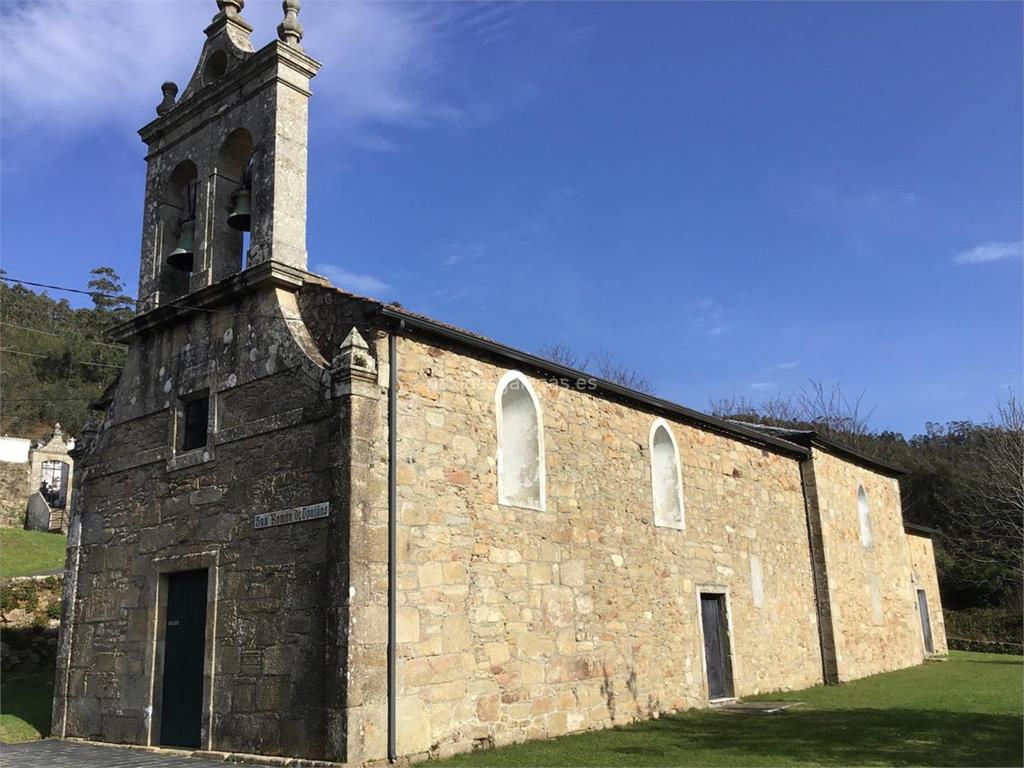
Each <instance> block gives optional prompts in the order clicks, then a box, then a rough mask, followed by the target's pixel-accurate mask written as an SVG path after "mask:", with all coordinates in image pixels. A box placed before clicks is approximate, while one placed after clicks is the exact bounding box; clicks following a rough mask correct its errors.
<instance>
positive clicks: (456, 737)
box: [53, 0, 946, 764]
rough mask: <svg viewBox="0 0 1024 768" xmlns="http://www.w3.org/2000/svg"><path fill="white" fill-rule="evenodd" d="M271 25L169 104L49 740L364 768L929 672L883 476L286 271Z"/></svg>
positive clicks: (282, 47) (289, 169)
mask: <svg viewBox="0 0 1024 768" xmlns="http://www.w3.org/2000/svg"><path fill="white" fill-rule="evenodd" d="M298 5H299V4H298V0H285V2H284V9H285V17H284V20H283V21H282V23H281V25H280V27H279V28H278V37H279V40H275V41H274V42H272V43H270V44H268V45H267V46H265V47H263V48H261V49H260V50H254V48H253V45H252V43H251V40H250V33H251V31H252V28H251V27H250V26H249V24H248V23H247V22H246V21H245V20H244V19H243V17H242V15H241V11H242V6H243V0H218V3H217V6H218V11H219V12H218V13H217V14H216V15H215V16H214V18H213V21H212V22H211V23H210V25H209V26H208V27H207V28H206V30H205V33H206V41H205V43H204V44H203V47H202V51H201V53H200V56H199V62H198V65H197V67H196V70H195V73H194V74H193V76H192V78H191V80H190V81H189V82H188V84H187V85H186V86H185V88H184V91H183V92H182V93H181V95H180V98H179V97H178V89H177V87H176V86H175V85H174V84H173V83H165V84H164V86H163V94H164V98H163V101H162V102H161V103H160V105H159V106H158V107H157V117H156V119H155V120H153V121H152V122H150V123H149V124H147V125H146V126H145V127H144V128H142V129H141V131H140V133H141V136H142V139H143V141H144V142H145V144H146V146H147V149H148V154H147V156H146V160H147V164H148V166H147V177H146V197H145V207H144V216H143V231H142V257H141V264H140V270H139V298H140V304H139V311H138V314H137V315H136V316H135V317H134V319H132V320H131V321H129V322H127V323H125V324H124V325H122V326H120V327H119V328H117V329H116V330H115V331H114V332H113V337H114V338H115V339H117V340H118V341H120V342H123V343H125V344H126V345H128V352H127V360H126V363H125V366H124V369H123V371H122V372H121V374H120V376H119V377H118V379H117V380H116V381H115V382H114V383H113V384H112V385H111V386H110V387H109V388H108V390H107V392H106V393H105V395H104V396H103V398H102V399H101V400H100V401H98V402H97V403H96V408H97V409H98V410H99V411H102V413H101V415H100V416H99V419H98V420H97V422H96V424H95V426H94V427H92V428H90V430H88V431H87V433H86V434H84V435H83V437H82V439H81V440H80V441H79V445H78V446H77V447H76V451H75V459H76V465H75V476H74V486H75V494H74V497H73V498H74V500H73V505H72V506H73V509H72V520H71V531H70V538H69V546H68V556H67V565H66V577H65V595H64V602H63V621H62V635H61V639H60V646H59V657H58V671H57V680H56V690H55V698H54V717H53V732H54V735H55V736H58V737H79V738H84V739H93V740H100V741H108V742H120V743H127V744H139V745H153V746H159V745H163V746H173V747H179V748H189V749H193V750H196V751H207V752H219V753H236V754H257V755H276V756H288V757H297V758H305V759H310V760H326V761H333V762H339V763H349V764H361V763H365V762H369V761H378V760H383V759H389V758H390V759H392V760H394V759H397V758H410V759H419V758H423V757H427V756H438V755H441V756H443V755H448V754H452V753H456V752H461V751H466V750H471V749H474V748H478V747H488V746H494V745H501V744H506V743H510V742H515V741H520V740H523V739H531V738H541V737H547V736H555V735H559V734H564V733H569V732H573V731H581V730H586V729H595V728H606V727H609V726H611V725H613V724H620V723H627V722H630V721H634V720H637V719H642V718H648V717H656V716H658V715H659V713H664V712H671V711H673V710H678V709H683V708H687V707H707V706H709V705H714V704H716V703H719V702H723V701H729V700H732V699H734V698H737V697H743V696H747V695H750V694H754V693H758V692H765V691H774V690H781V689H795V688H802V687H806V686H812V685H815V684H819V683H822V682H827V683H835V682H841V681H846V680H852V679H855V678H859V677H862V676H865V675H871V674H875V673H878V672H883V671H886V670H892V669H897V668H901V667H907V666H910V665H914V664H919V663H921V662H922V661H923V660H924V659H925V658H926V657H927V656H928V655H930V654H933V653H935V654H941V653H944V652H945V650H946V645H945V635H944V630H943V623H942V610H941V606H940V603H939V593H938V587H937V582H936V575H935V565H934V559H933V553H932V542H931V540H930V535H931V532H930V531H928V530H925V529H919V528H914V527H912V526H908V525H906V524H905V523H904V521H903V518H902V512H901V508H900V488H899V477H900V475H901V471H900V470H899V469H898V468H897V467H893V466H890V465H888V464H886V463H885V462H882V461H879V460H877V459H874V458H872V457H870V456H865V455H862V454H860V453H858V452H856V451H854V450H851V449H850V448H848V447H846V446H844V445H841V444H839V443H836V442H834V441H832V440H830V439H828V438H827V437H824V436H822V435H819V434H816V433H814V432H798V431H787V430H772V429H762V428H756V427H754V426H751V425H745V424H741V423H733V422H728V421H723V420H720V419H717V418H713V417H711V416H708V415H705V414H703V413H699V412H697V411H694V410H691V409H689V408H685V407H683V406H680V405H677V404H675V403H672V402H668V401H665V400H661V399H658V398H656V397H652V396H650V395H646V394H643V393H640V392H635V391H631V390H629V389H626V388H624V387H621V386H618V385H616V384H613V383H611V382H607V381H602V380H598V379H594V378H592V377H590V376H588V375H586V374H584V373H581V372H579V371H574V370H570V369H568V368H565V367H563V366H560V365H557V364H554V363H551V362H549V361H546V360H543V359H540V358H538V357H536V356H534V355H531V354H528V353H525V352H522V351H520V350H517V349H513V348H511V347H507V346H505V345H503V344H501V343H499V342H496V341H493V340H491V339H487V338H484V337H482V336H479V335H476V334H474V333H471V332H468V331H465V330H461V329H459V328H455V327H452V326H450V325H447V324H445V323H443V322H440V321H437V320H434V319H431V318H428V317H424V316H422V315H419V314H416V313H414V312H410V311H408V310H406V309H403V308H401V307H399V306H398V305H393V304H386V303H382V302H380V301H375V300H373V299H371V298H366V297H362V296H357V295H354V294H352V293H349V292H348V291H346V290H345V287H344V286H340V287H333V286H331V285H330V284H329V282H328V281H327V280H326V279H324V278H322V277H320V276H318V275H315V274H311V273H310V272H308V271H307V256H306V246H305V242H306V240H305V220H306V186H307V185H306V162H307V161H306V155H307V152H306V146H307V104H308V99H309V98H310V81H311V79H312V78H313V77H314V76H315V75H316V73H317V69H318V67H319V65H318V63H317V62H316V61H315V60H314V59H312V58H311V57H310V56H309V55H307V54H306V53H305V52H304V50H303V48H302V46H301V41H302V27H301V25H300V24H299V22H298V18H297V12H298Z"/></svg>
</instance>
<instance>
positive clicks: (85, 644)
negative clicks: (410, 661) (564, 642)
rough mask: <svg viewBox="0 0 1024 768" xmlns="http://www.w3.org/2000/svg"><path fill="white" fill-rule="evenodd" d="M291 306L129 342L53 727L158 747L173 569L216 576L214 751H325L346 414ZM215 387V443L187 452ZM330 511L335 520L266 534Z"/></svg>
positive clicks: (226, 316) (212, 596) (70, 596)
mask: <svg viewBox="0 0 1024 768" xmlns="http://www.w3.org/2000/svg"><path fill="white" fill-rule="evenodd" d="M295 312H296V308H295V306H294V300H293V299H292V298H291V297H289V296H287V295H279V294H278V293H277V292H275V291H273V290H270V291H263V292H261V293H259V294H258V295H256V296H254V297H251V298H249V299H247V300H245V301H239V302H237V303H235V304H234V305H233V307H232V308H231V309H229V310H228V311H227V312H221V313H196V314H194V315H192V316H191V318H190V319H188V320H185V321H182V322H180V323H178V324H177V325H175V326H170V327H167V328H165V329H164V330H163V331H162V332H160V333H151V334H147V335H145V336H143V337H142V338H141V339H138V340H136V341H135V342H134V343H133V344H132V345H131V346H130V348H129V351H128V356H127V361H126V365H125V368H124V371H123V373H122V375H121V379H120V382H119V383H118V386H117V388H116V390H115V394H114V401H113V403H112V405H111V408H110V410H109V412H108V414H107V422H106V425H105V427H104V430H103V431H102V432H101V434H100V435H99V437H98V439H97V440H96V442H95V443H94V444H92V445H91V446H86V447H85V449H84V452H85V455H84V456H81V457H80V461H79V462H78V466H77V467H76V470H77V471H76V474H77V475H78V480H77V485H78V488H77V490H78V493H79V495H80V497H81V498H80V499H76V504H75V509H76V515H77V516H76V518H75V521H74V524H73V536H72V542H71V549H72V554H73V556H72V557H70V558H69V562H70V563H71V564H72V566H71V570H69V573H70V574H71V576H72V578H73V584H72V585H71V586H70V587H69V588H68V592H67V597H66V598H65V608H64V616H65V624H66V625H67V626H66V630H65V637H63V638H62V657H61V660H60V668H59V673H58V679H57V690H56V698H55V707H54V733H55V734H56V735H58V736H65V735H66V736H78V737H83V738H91V739H99V740H103V741H113V742H126V743H134V744H159V743H160V730H159V725H160V723H159V717H160V686H161V681H162V679H163V667H162V621H163V618H164V614H163V611H162V608H161V606H162V605H163V604H164V603H165V601H166V574H168V573H170V572H174V571H182V570H191V569H208V570H209V585H210V586H209V606H208V612H207V621H208V631H207V649H206V658H207V669H206V672H205V680H204V711H203V738H202V747H203V748H204V749H216V750H224V751H239V752H258V753H262V754H268V755H288V756H298V757H312V758H323V757H324V756H325V755H327V754H328V752H329V747H328V734H327V717H328V713H329V712H331V711H337V710H338V709H339V707H341V706H343V701H342V700H341V697H342V694H341V692H340V691H339V688H338V685H337V684H334V683H332V681H333V680H335V679H336V677H337V676H340V677H341V678H342V679H343V677H344V666H343V665H342V666H329V665H328V659H331V660H332V661H333V660H336V659H338V658H339V655H340V656H341V658H342V659H343V658H344V651H343V650H339V647H338V646H339V644H343V643H344V635H345V632H344V629H342V631H338V629H337V627H336V626H335V625H333V624H332V625H331V626H328V625H329V624H331V623H332V622H333V621H336V620H337V617H338V608H339V606H340V605H341V604H342V603H343V602H344V599H345V597H344V595H345V592H346V591H347V588H345V587H343V586H342V585H341V584H339V583H338V581H337V580H336V579H337V576H338V575H337V573H336V572H335V571H334V570H333V569H332V564H334V563H337V562H344V553H345V552H346V551H347V549H348V524H347V517H348V516H347V511H346V510H342V509H340V508H339V507H340V505H341V502H340V501H339V497H338V484H337V483H338V478H339V475H340V470H339V466H340V459H339V451H338V444H339V440H338V433H339V430H340V424H339V421H340V418H341V412H340V411H341V409H340V408H339V406H338V404H337V402H336V401H334V400H333V399H332V398H331V397H330V386H329V381H328V383H327V386H325V384H324V381H323V380H322V379H321V377H320V376H319V373H320V372H321V368H320V367H318V366H320V365H322V363H323V361H322V359H320V358H319V356H318V355H317V354H316V352H315V350H314V349H312V346H311V342H310V341H309V339H308V337H304V335H303V334H304V332H303V331H302V327H301V325H299V324H296V323H288V322H281V321H280V318H281V317H282V316H283V315H285V314H290V313H295ZM311 355H312V357H311ZM204 389H208V390H209V392H210V395H211V414H212V415H211V425H212V429H211V432H210V437H209V440H208V443H207V445H206V446H204V447H203V448H201V449H197V450H196V451H191V452H185V453H183V452H181V451H180V450H179V447H178V446H179V445H180V442H178V438H176V437H175V436H176V435H180V424H179V425H178V426H177V427H176V426H175V420H176V419H178V418H179V416H180V414H179V413H178V410H177V406H178V404H179V398H180V397H183V396H187V395H189V394H190V393H194V392H196V391H197V390H204ZM323 501H329V502H330V503H331V514H330V516H329V517H328V518H325V519H318V520H310V521H306V522H301V523H296V524H292V525H282V526H276V527H271V528H265V529H261V530H257V529H255V527H254V516H255V515H256V514H258V513H263V512H273V511H278V510H282V509H287V508H292V507H297V506H300V505H305V504H312V503H317V502H323ZM79 541H80V546H79V545H78V542H79ZM76 563H77V565H76ZM331 670H336V671H335V672H334V674H331ZM330 697H333V698H330Z"/></svg>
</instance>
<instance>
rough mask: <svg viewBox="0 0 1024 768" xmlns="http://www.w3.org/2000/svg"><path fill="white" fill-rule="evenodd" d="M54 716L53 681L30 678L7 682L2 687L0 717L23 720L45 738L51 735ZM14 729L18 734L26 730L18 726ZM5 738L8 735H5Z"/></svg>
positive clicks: (0, 692) (0, 691) (0, 689)
mask: <svg viewBox="0 0 1024 768" xmlns="http://www.w3.org/2000/svg"><path fill="white" fill-rule="evenodd" d="M52 714H53V680H52V679H45V678H35V679H33V678H28V679H20V680H17V681H13V680H12V681H9V682H8V681H7V680H5V681H4V684H3V685H2V686H0V715H9V716H11V717H14V718H17V719H18V720H21V721H22V722H24V723H25V724H27V725H28V726H30V727H31V728H34V729H35V730H36V731H38V732H39V735H40V736H41V737H43V738H45V737H46V736H49V735H50V718H51V716H52ZM13 727H14V728H15V729H16V731H18V732H20V731H23V730H25V729H24V728H19V727H18V726H16V725H15V726H13ZM5 730H6V726H5ZM26 735H27V734H26ZM5 736H7V735H6V734H5ZM7 738H10V736H7ZM28 738H34V736H28Z"/></svg>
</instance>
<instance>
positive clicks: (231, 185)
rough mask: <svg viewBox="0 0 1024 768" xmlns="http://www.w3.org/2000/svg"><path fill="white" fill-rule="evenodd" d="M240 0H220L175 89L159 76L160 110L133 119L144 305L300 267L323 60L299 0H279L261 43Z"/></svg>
mask: <svg viewBox="0 0 1024 768" xmlns="http://www.w3.org/2000/svg"><path fill="white" fill-rule="evenodd" d="M244 5H245V0H217V9H218V13H217V15H216V16H214V17H213V20H212V21H211V23H210V25H209V26H208V27H207V28H206V30H205V33H206V42H205V43H204V44H203V48H202V51H201V52H200V55H199V63H198V64H197V66H196V69H195V72H194V73H193V75H192V77H191V79H190V80H189V81H188V84H187V85H186V86H185V89H184V91H183V92H182V94H181V98H176V97H177V95H178V86H177V85H175V84H174V83H164V84H163V86H162V90H163V100H162V101H161V102H160V104H159V106H157V108H156V113H157V118H156V119H155V120H153V121H152V122H151V123H149V124H148V125H146V126H145V127H144V128H142V129H141V130H140V131H139V135H140V136H141V137H142V140H143V141H144V142H145V143H146V145H147V146H148V148H149V152H148V154H147V156H146V162H147V172H146V200H145V209H144V213H143V223H142V227H143V232H142V259H141V263H140V266H139V293H138V295H139V299H140V303H139V307H140V308H139V311H140V312H147V311H149V310H152V309H155V308H156V307H159V306H161V305H166V304H168V303H170V302H173V301H174V300H176V299H179V298H181V297H183V296H186V295H187V294H189V293H192V292H194V291H197V290H200V289H202V288H205V287H206V286H208V285H211V284H213V283H215V282H217V281H219V280H223V279H224V278H226V277H229V276H231V275H233V274H235V273H237V272H241V271H243V270H245V269H248V268H249V267H253V266H255V265H257V264H261V263H263V262H267V261H275V262H280V263H283V264H286V265H288V266H290V267H293V268H297V269H301V270H305V269H306V267H307V259H306V147H307V135H308V100H309V96H310V90H309V81H310V79H311V78H312V77H313V76H314V75H315V74H316V72H317V70H318V69H319V68H320V64H319V62H317V61H315V60H314V59H312V58H310V57H309V56H307V55H306V54H305V52H304V51H303V50H302V46H301V42H302V25H301V24H300V23H299V21H298V12H299V0H284V2H283V3H282V6H283V8H284V19H283V21H282V22H281V23H280V25H278V28H277V36H278V40H275V41H274V42H272V43H269V44H268V45H266V46H264V47H263V48H261V49H260V50H258V51H257V50H254V48H253V45H252V40H251V39H250V34H251V33H252V27H251V26H250V25H249V23H248V22H246V20H245V19H243V18H242V8H243V7H244ZM246 233H248V237H247V236H246ZM247 240H248V244H247V245H248V247H246V241H247Z"/></svg>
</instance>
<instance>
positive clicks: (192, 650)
mask: <svg viewBox="0 0 1024 768" xmlns="http://www.w3.org/2000/svg"><path fill="white" fill-rule="evenodd" d="M207 573H208V572H207V571H206V570H205V569H204V570H201V571H182V572H180V573H171V574H168V576H167V611H166V619H165V621H166V624H165V627H164V630H165V631H164V669H163V695H162V696H161V709H160V743H161V744H162V745H164V746H168V747H193V748H195V747H199V746H200V738H201V733H202V721H203V667H204V664H205V661H206V588H207V578H208V577H207Z"/></svg>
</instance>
